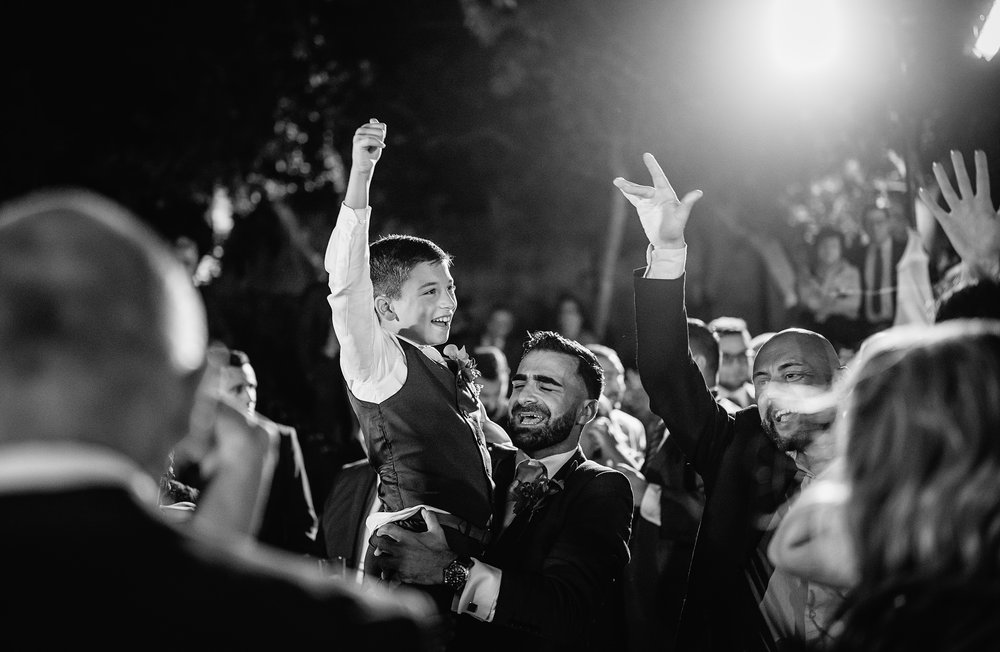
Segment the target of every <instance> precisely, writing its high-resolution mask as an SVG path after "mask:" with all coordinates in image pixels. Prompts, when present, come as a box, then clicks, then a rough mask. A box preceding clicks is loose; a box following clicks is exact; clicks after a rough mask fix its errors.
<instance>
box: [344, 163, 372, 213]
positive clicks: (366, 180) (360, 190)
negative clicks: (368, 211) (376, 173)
mask: <svg viewBox="0 0 1000 652" xmlns="http://www.w3.org/2000/svg"><path fill="white" fill-rule="evenodd" d="M371 181H372V174H371V171H368V172H361V171H359V170H358V169H357V168H353V167H352V168H351V174H350V176H349V177H348V179H347V192H346V193H345V194H344V205H345V206H347V207H348V208H354V209H365V208H368V186H369V185H371Z"/></svg>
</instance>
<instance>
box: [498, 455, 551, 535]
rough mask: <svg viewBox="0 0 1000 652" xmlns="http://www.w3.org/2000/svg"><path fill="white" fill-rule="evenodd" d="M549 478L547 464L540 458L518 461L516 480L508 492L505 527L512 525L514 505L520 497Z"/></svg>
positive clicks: (515, 473)
mask: <svg viewBox="0 0 1000 652" xmlns="http://www.w3.org/2000/svg"><path fill="white" fill-rule="evenodd" d="M548 478H549V472H548V471H547V470H546V469H545V465H544V464H542V463H541V462H539V461H538V460H535V459H531V458H528V459H526V460H521V461H520V462H519V463H518V465H517V469H515V471H514V481H513V482H512V483H511V484H510V490H509V491H508V492H507V502H508V505H507V510H506V514H505V515H504V516H505V518H504V527H507V526H508V525H510V522H511V521H512V520H514V505H515V504H516V503H517V500H518V498H520V497H521V495H522V494H523V493H524V492H525V491H535V490H537V489H538V488H539V487H541V486H542V485H543V484H544V483H546V482H547V481H548Z"/></svg>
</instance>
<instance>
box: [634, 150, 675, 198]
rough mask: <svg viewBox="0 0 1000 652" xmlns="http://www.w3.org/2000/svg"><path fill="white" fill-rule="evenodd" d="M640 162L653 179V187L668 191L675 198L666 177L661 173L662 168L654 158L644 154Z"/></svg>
mask: <svg viewBox="0 0 1000 652" xmlns="http://www.w3.org/2000/svg"><path fill="white" fill-rule="evenodd" d="M642 162H643V163H645V164H646V169H648V170H649V175H650V176H651V177H652V179H653V187H654V188H657V189H664V190H669V191H670V193H671V194H673V195H674V197H676V196H677V195H676V193H674V189H673V188H672V187H671V186H670V182H669V181H667V175H666V174H664V173H663V168H661V167H660V164H659V163H657V162H656V157H655V156H653V155H652V154H650V153H649V152H646V153H645V154H643V155H642Z"/></svg>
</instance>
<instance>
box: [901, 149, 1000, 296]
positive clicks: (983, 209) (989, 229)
mask: <svg viewBox="0 0 1000 652" xmlns="http://www.w3.org/2000/svg"><path fill="white" fill-rule="evenodd" d="M975 161H976V189H975V191H973V189H972V183H971V182H970V180H969V173H968V172H967V171H966V169H965V160H964V159H963V157H962V154H961V153H960V152H957V151H952V152H951V163H952V166H953V167H954V168H955V180H956V182H957V183H958V193H956V192H955V189H954V187H953V186H952V185H951V180H950V179H948V173H947V172H946V171H945V169H944V166H943V165H941V164H940V163H938V162H935V163H934V165H933V170H934V178H935V179H937V183H938V186H939V187H940V189H941V195H942V196H943V197H944V201H945V203H946V204H947V205H948V208H949V209H950V210H949V211H945V210H944V209H943V208H941V207H940V206H939V205H938V203H937V202H936V201H935V200H934V198H933V197H932V196H931V194H930V193H929V192H928V191H927V190H926V189H924V188H921V189H920V199H921V200H923V202H924V204H926V205H927V208H929V209H930V211H931V213H932V214H933V215H934V218H935V219H936V220H937V221H938V222H939V223H940V224H941V228H942V229H944V232H945V234H946V235H947V236H948V239H949V240H950V241H951V244H952V246H953V247H955V251H956V252H957V253H958V255H959V256H960V257H961V258H962V262H963V263H964V264H965V267H966V269H967V270H968V271H969V273H971V274H972V275H973V276H974V277H983V276H991V277H996V276H997V274H998V272H1000V219H998V217H997V210H996V209H995V208H994V207H993V200H992V199H991V198H990V173H989V168H988V166H987V163H986V154H985V153H984V152H983V151H982V150H976V153H975Z"/></svg>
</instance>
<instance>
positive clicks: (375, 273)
mask: <svg viewBox="0 0 1000 652" xmlns="http://www.w3.org/2000/svg"><path fill="white" fill-rule="evenodd" d="M369 258H370V266H371V275H372V285H374V287H375V296H387V297H389V298H390V299H398V298H399V297H400V294H401V293H402V291H403V283H405V282H406V279H408V278H409V277H410V272H412V271H413V268H414V267H416V266H417V265H419V264H420V263H437V262H440V263H444V264H445V265H447V266H449V267H450V266H451V256H450V255H449V254H446V253H445V252H444V250H443V249H441V247H439V246H437V245H436V244H434V243H433V242H431V241H430V240H425V239H424V238H417V237H415V236H412V235H395V234H394V235H387V236H384V237H382V238H379V239H378V240H376V241H375V242H373V243H372V245H371V248H370V250H369Z"/></svg>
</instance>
